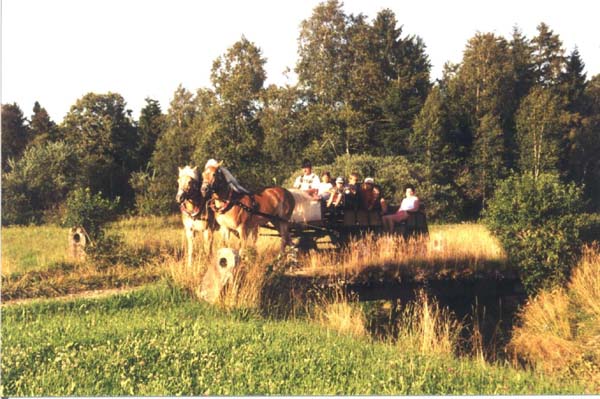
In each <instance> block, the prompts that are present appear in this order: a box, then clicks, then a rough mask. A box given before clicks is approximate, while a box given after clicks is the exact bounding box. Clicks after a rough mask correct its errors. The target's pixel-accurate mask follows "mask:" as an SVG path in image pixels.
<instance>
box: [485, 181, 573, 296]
mask: <svg viewBox="0 0 600 399" xmlns="http://www.w3.org/2000/svg"><path fill="white" fill-rule="evenodd" d="M583 206H584V202H583V200H582V190H581V189H580V188H579V187H577V186H576V185H575V184H574V183H570V184H564V183H563V182H561V181H560V179H559V178H558V176H556V175H551V174H541V175H540V176H538V178H537V179H535V178H534V176H533V175H532V174H524V175H521V176H511V177H509V178H508V179H506V180H504V181H502V182H501V183H500V184H499V186H498V188H497V189H496V192H495V195H494V197H493V198H492V200H491V201H490V203H489V207H488V209H487V210H486V211H485V214H484V215H485V218H484V221H485V223H486V224H487V226H488V227H489V228H490V230H492V232H493V233H494V234H495V235H496V236H497V237H498V238H499V239H500V242H501V243H502V245H503V247H504V249H505V250H506V252H507V255H508V258H509V261H510V262H513V263H514V264H515V265H516V266H517V267H518V268H519V271H520V275H521V280H522V282H523V284H524V286H525V288H526V290H527V291H528V293H530V294H533V293H535V292H537V291H538V290H539V289H540V288H549V287H551V286H553V285H558V284H562V283H564V282H565V281H566V280H567V278H568V277H569V273H570V270H571V267H572V266H573V265H574V264H576V263H577V260H578V258H579V255H580V248H581V240H580V230H581V228H582V220H581V217H580V216H579V215H580V214H581V211H582V209H583Z"/></svg>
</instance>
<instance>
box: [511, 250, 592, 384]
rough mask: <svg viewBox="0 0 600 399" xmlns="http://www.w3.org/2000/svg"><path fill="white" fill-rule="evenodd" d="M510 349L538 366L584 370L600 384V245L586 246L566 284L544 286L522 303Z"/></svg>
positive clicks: (573, 370) (590, 378)
mask: <svg viewBox="0 0 600 399" xmlns="http://www.w3.org/2000/svg"><path fill="white" fill-rule="evenodd" d="M509 349H510V350H511V352H512V353H513V355H514V356H515V357H518V358H522V359H525V360H526V361H528V362H529V363H531V364H533V365H534V366H535V367H537V368H540V369H543V370H546V371H549V372H564V373H572V374H574V375H577V376H578V377H580V376H582V375H583V376H585V377H586V378H585V379H587V380H589V381H590V382H591V384H592V386H593V387H594V389H596V390H597V389H600V248H599V247H598V246H595V247H587V248H585V250H584V255H583V258H582V260H581V261H580V262H579V264H578V265H577V266H576V267H575V269H574V271H573V274H572V277H571V280H570V282H569V284H568V285H567V286H566V287H565V288H564V289H555V290H553V291H542V292H541V293H540V294H539V295H538V296H536V297H535V298H534V299H532V300H531V301H530V302H529V303H528V304H527V305H526V306H525V307H524V309H523V311H522V312H521V314H520V326H518V327H517V328H515V330H514V333H513V337H512V340H511V342H510V344H509ZM596 392H597V391H596Z"/></svg>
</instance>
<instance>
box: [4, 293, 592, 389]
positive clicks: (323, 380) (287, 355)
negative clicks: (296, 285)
mask: <svg viewBox="0 0 600 399" xmlns="http://www.w3.org/2000/svg"><path fill="white" fill-rule="evenodd" d="M2 310H3V315H2V319H3V320H2V321H3V323H2V327H1V328H2V360H1V362H2V363H1V368H2V382H1V387H0V388H1V389H0V391H1V392H0V394H1V395H2V396H40V395H42V396H56V395H76V396H97V395H105V396H109V395H110V396H113V395H254V394H263V395H266V394H283V395H317V394H321V395H328V394H338V395H358V394H361V395H367V394H369V395H371V394H379V395H391V394H393V395H416V394H427V395H432V394H509V393H510V394H544V393H545V394H548V393H584V392H585V391H584V388H582V387H581V386H578V385H577V383H575V382H573V381H561V380H559V379H557V378H554V377H552V378H550V377H545V376H543V375H538V374H533V373H530V372H525V371H517V370H515V369H513V368H511V367H508V366H491V365H486V364H483V363H481V362H475V361H471V360H468V359H462V360H461V359H454V358H451V357H449V356H435V355H428V356H424V355H420V354H418V353H416V352H415V351H414V350H412V349H411V348H408V347H405V346H403V345H394V344H390V343H382V342H373V341H371V340H369V339H367V338H351V337H349V336H339V335H337V334H336V333H333V332H330V331H327V330H325V329H323V328H322V327H319V326H317V325H315V324H312V323H308V322H305V321H301V320H291V321H273V320H265V319H263V318H260V317H258V316H255V315H254V314H253V313H252V312H249V311H248V312H245V311H243V310H237V311H235V312H231V313H226V312H224V311H219V310H218V309H217V308H215V307H211V306H208V305H205V304H202V303H197V302H195V301H192V300H191V299H189V298H188V297H187V296H186V295H185V294H183V293H182V292H181V291H179V290H177V289H172V288H170V287H168V286H167V284H165V283H161V284H159V285H154V286H150V287H146V288H143V289H141V290H138V291H134V292H130V293H128V294H125V295H119V296H114V297H110V298H104V299H94V300H91V299H88V300H75V301H70V302H62V301H60V302H58V301H53V302H39V303H31V304H27V305H12V306H9V307H6V306H5V307H3V309H2Z"/></svg>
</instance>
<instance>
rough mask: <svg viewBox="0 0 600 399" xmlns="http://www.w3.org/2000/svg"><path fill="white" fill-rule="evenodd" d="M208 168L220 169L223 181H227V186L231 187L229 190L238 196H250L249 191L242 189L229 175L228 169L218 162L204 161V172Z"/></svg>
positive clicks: (212, 159) (214, 160) (212, 160)
mask: <svg viewBox="0 0 600 399" xmlns="http://www.w3.org/2000/svg"><path fill="white" fill-rule="evenodd" d="M210 166H214V167H215V168H220V169H221V172H222V173H223V176H224V177H225V180H226V181H227V183H228V184H229V186H230V187H231V189H232V190H233V191H235V192H236V193H238V194H248V195H250V194H251V192H250V191H248V190H246V189H245V188H244V187H242V185H241V184H240V183H239V182H238V181H237V179H236V178H235V177H234V176H233V175H232V174H231V172H230V171H229V169H227V168H226V167H225V166H223V165H221V164H220V163H219V162H217V160H216V159H214V158H211V159H209V160H208V161H206V165H204V170H206V169H207V168H208V167H210Z"/></svg>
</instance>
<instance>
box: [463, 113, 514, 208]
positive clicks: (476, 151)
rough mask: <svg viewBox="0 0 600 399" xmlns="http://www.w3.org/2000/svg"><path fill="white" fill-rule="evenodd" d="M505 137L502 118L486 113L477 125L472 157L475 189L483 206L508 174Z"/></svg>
mask: <svg viewBox="0 0 600 399" xmlns="http://www.w3.org/2000/svg"><path fill="white" fill-rule="evenodd" d="M503 156H504V137H503V131H502V127H501V123H500V118H499V117H498V116H497V115H494V114H493V113H489V114H486V115H484V116H483V117H482V118H481V119H480V122H479V125H478V126H477V130H476V131H475V137H474V140H473V152H472V157H471V162H472V171H473V172H472V173H473V180H472V181H473V183H474V189H475V191H476V193H477V197H480V198H481V206H482V208H485V206H486V201H487V200H488V199H489V198H490V197H491V196H492V195H493V193H494V189H495V188H496V185H497V183H498V182H499V181H500V180H501V179H502V178H503V177H504V176H505V175H506V170H505V165H504V160H503Z"/></svg>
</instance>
